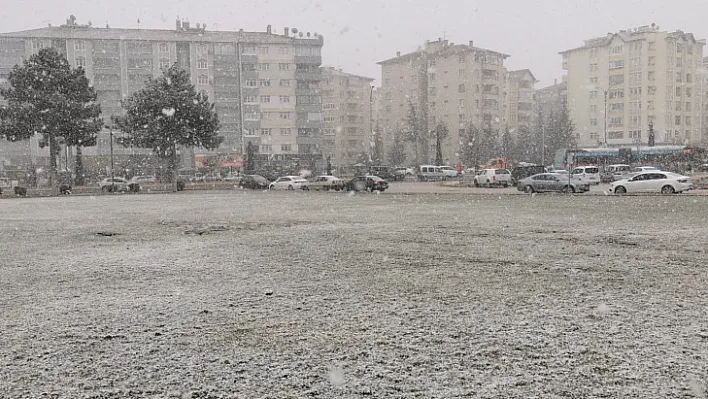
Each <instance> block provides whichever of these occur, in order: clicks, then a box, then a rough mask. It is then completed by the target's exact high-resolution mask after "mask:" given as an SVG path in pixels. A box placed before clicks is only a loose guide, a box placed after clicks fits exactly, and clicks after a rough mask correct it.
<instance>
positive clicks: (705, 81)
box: [701, 57, 708, 148]
mask: <svg viewBox="0 0 708 399" xmlns="http://www.w3.org/2000/svg"><path fill="white" fill-rule="evenodd" d="M701 72H702V74H701V84H702V88H701V94H702V96H703V99H702V103H703V104H702V107H701V121H702V123H701V133H702V135H701V140H702V141H701V147H703V148H707V147H708V57H704V58H703V70H702V71H701Z"/></svg>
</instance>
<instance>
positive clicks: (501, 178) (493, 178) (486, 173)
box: [474, 169, 511, 187]
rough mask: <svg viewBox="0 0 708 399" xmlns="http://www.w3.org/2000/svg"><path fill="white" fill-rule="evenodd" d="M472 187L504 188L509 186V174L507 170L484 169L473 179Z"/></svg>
mask: <svg viewBox="0 0 708 399" xmlns="http://www.w3.org/2000/svg"><path fill="white" fill-rule="evenodd" d="M474 185H475V186H477V187H479V186H489V187H491V186H493V185H495V186H504V187H508V186H510V185H511V172H509V170H507V169H484V170H481V171H479V173H478V174H477V175H476V176H475V177H474Z"/></svg>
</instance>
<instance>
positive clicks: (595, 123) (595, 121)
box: [590, 118, 597, 126]
mask: <svg viewBox="0 0 708 399" xmlns="http://www.w3.org/2000/svg"><path fill="white" fill-rule="evenodd" d="M590 126H597V118H592V119H590Z"/></svg>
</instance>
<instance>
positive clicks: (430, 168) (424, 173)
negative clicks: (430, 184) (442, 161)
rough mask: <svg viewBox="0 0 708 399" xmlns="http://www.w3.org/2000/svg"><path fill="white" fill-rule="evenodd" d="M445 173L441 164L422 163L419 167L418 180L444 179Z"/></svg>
mask: <svg viewBox="0 0 708 399" xmlns="http://www.w3.org/2000/svg"><path fill="white" fill-rule="evenodd" d="M444 178H445V174H444V173H443V171H442V169H440V167H439V166H435V165H420V166H419V167H418V180H419V181H437V180H443V179H444Z"/></svg>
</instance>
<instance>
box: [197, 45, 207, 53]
mask: <svg viewBox="0 0 708 399" xmlns="http://www.w3.org/2000/svg"><path fill="white" fill-rule="evenodd" d="M206 52H207V45H206V44H197V54H206Z"/></svg>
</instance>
